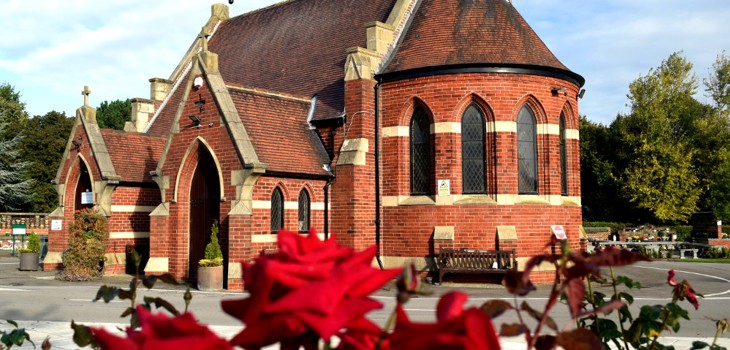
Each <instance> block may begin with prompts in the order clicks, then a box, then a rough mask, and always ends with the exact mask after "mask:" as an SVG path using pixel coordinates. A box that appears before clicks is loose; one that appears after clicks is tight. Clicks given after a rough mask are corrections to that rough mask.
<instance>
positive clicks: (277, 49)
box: [209, 0, 395, 119]
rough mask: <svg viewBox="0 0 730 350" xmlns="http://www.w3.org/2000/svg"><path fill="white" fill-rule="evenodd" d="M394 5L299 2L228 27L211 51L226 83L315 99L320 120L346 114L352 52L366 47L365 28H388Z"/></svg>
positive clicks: (371, 0) (388, 1)
mask: <svg viewBox="0 0 730 350" xmlns="http://www.w3.org/2000/svg"><path fill="white" fill-rule="evenodd" d="M394 3H395V0H347V1H344V0H294V1H287V2H283V3H280V4H277V5H274V6H271V7H267V8H264V9H261V10H258V11H254V12H250V13H247V14H244V15H241V16H237V17H234V18H231V19H229V20H228V21H226V22H224V23H223V24H222V25H221V27H220V28H218V31H217V32H216V34H215V35H214V36H213V37H212V39H211V41H210V44H209V49H210V51H212V52H215V53H217V54H218V57H219V65H220V66H219V69H220V71H221V75H222V76H223V79H224V80H225V81H226V82H229V83H234V84H238V85H243V86H254V87H260V88H264V89H269V90H276V91H282V92H287V93H292V94H295V95H304V96H309V97H311V96H312V95H315V94H316V95H317V98H318V99H319V103H318V105H317V113H316V115H315V119H324V118H330V117H334V116H337V115H339V114H340V113H342V112H343V109H344V77H343V75H344V66H345V59H346V58H347V55H346V53H345V50H346V49H347V48H350V47H355V46H360V47H365V46H366V45H367V42H366V41H367V36H366V32H365V24H366V23H368V22H372V21H381V22H385V21H386V19H387V17H388V15H389V14H390V10H391V9H392V7H393V4H394Z"/></svg>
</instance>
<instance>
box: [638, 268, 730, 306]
mask: <svg viewBox="0 0 730 350" xmlns="http://www.w3.org/2000/svg"><path fill="white" fill-rule="evenodd" d="M634 267H638V268H641V269H652V270H661V271H667V270H668V269H666V268H661V267H651V266H634ZM674 271H676V272H681V273H688V274H690V275H697V276H702V277H709V278H714V279H717V280H721V281H725V282H727V283H728V284H730V280H728V279H726V278H722V277H718V276H713V275H708V274H704V273H698V272H690V271H684V270H677V269H674ZM728 293H730V289H728V290H726V291H724V292H722V293H714V294H707V295H705V299H707V298H709V297H714V296H718V295H723V294H728Z"/></svg>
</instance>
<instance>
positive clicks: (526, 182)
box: [517, 105, 537, 194]
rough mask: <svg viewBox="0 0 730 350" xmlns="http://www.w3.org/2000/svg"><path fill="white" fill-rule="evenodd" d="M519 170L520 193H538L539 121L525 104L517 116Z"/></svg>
mask: <svg viewBox="0 0 730 350" xmlns="http://www.w3.org/2000/svg"><path fill="white" fill-rule="evenodd" d="M517 172H518V184H517V186H518V191H519V193H520V194H537V122H536V121H535V114H534V113H533V112H532V109H530V107H529V106H527V105H525V106H524V107H522V109H521V110H520V114H519V115H518V116H517Z"/></svg>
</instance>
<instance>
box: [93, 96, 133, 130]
mask: <svg viewBox="0 0 730 350" xmlns="http://www.w3.org/2000/svg"><path fill="white" fill-rule="evenodd" d="M130 120H132V100H130V99H126V100H124V101H122V100H114V101H111V102H109V101H103V102H102V103H101V104H100V105H99V107H98V108H97V109H96V122H97V123H98V124H99V127H100V128H109V129H115V130H124V123H126V122H127V121H130Z"/></svg>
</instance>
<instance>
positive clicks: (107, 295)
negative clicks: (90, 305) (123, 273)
mask: <svg viewBox="0 0 730 350" xmlns="http://www.w3.org/2000/svg"><path fill="white" fill-rule="evenodd" d="M117 295H119V288H117V287H113V286H107V285H103V286H101V287H99V291H97V292H96V297H95V298H94V300H93V301H98V300H99V299H104V302H105V303H109V302H110V301H112V300H114V298H116V297H117Z"/></svg>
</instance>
